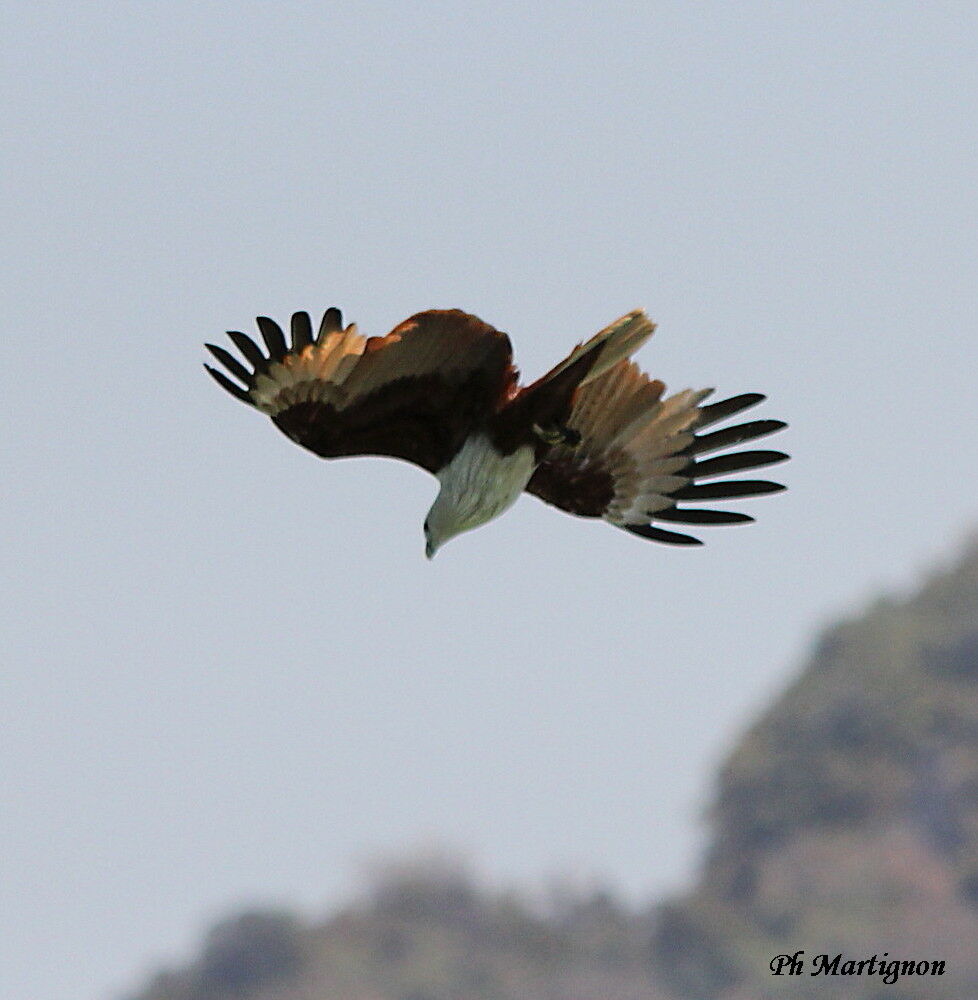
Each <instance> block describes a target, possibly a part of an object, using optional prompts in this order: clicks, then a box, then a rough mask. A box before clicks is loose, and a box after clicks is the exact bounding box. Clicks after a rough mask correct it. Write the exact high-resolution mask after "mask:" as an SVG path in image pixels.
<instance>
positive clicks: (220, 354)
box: [204, 344, 251, 385]
mask: <svg viewBox="0 0 978 1000" xmlns="http://www.w3.org/2000/svg"><path fill="white" fill-rule="evenodd" d="M204 347H206V348H207V350H209V351H210V352H211V354H213V355H214V357H215V358H217V360H218V361H220V362H221V364H222V365H224V367H225V368H227V370H228V371H229V372H230V373H231V374H232V375H233V376H234V377H235V378H239V379H241V381H242V382H244V384H245V385H247V384H248V383H249V382H250V381H251V372H250V371H248V369H247V368H245V366H244V365H243V364H241V362H240V361H239V360H238V359H237V358H236V357H235V356H234V355H233V354H231V353H230V352H229V351H225V350H224V348H223V347H218V346H217V344H204Z"/></svg>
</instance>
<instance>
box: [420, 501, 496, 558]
mask: <svg viewBox="0 0 978 1000" xmlns="http://www.w3.org/2000/svg"><path fill="white" fill-rule="evenodd" d="M476 499H478V498H476V497H471V496H470V497H464V498H463V497H459V496H456V495H455V493H454V492H453V491H452V490H451V489H448V490H446V489H445V487H444V486H442V488H441V490H439V492H438V496H437V497H435V502H434V503H433V504H432V505H431V509H430V510H429V511H428V516H427V517H426V518H425V520H424V541H425V547H424V554H425V555H426V556H427V557H428V558H429V559H432V558H433V557H434V555H435V553H436V552H437V551H438V550H439V549H440V548H441V547H442V546H443V545H444V544H445V542H447V541H448V540H449V539H450V538H454V537H455V536H456V535H460V534H461V533H462V532H463V531H471V530H472V529H473V528H478V527H479V525H480V524H485V523H486V521H488V520H490V518H491V517H492V514H491V513H490V512H488V511H482V510H480V509H479V508H478V506H477V505H474V504H473V503H472V501H473V500H476ZM465 501H468V502H465Z"/></svg>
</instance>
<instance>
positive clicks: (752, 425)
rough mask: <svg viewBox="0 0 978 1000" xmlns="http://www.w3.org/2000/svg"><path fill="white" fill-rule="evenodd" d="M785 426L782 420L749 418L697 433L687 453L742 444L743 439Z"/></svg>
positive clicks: (752, 438)
mask: <svg viewBox="0 0 978 1000" xmlns="http://www.w3.org/2000/svg"><path fill="white" fill-rule="evenodd" d="M787 426H788V425H787V424H786V423H785V421H783V420H751V421H748V422H747V423H745V424H736V425H735V426H734V427H724V428H723V430H719V431H713V433H711V434H697V435H696V437H695V438H694V439H693V443H692V445H691V446H690V449H689V453H690V454H691V455H702V454H704V453H706V452H710V451H716V450H717V449H718V448H727V447H730V446H732V445H735V444H743V443H744V442H745V441H753V440H755V438H759V437H764V436H765V435H767V434H774V433H775V432H776V431H780V430H783V429H784V428H785V427H787Z"/></svg>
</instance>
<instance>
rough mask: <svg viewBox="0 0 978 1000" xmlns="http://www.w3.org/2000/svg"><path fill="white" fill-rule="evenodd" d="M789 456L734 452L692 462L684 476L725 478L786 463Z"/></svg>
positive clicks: (699, 478)
mask: <svg viewBox="0 0 978 1000" xmlns="http://www.w3.org/2000/svg"><path fill="white" fill-rule="evenodd" d="M787 460H788V456H787V455H786V454H785V453H784V452H783V451H733V452H728V453H727V454H726V455H718V456H717V457H716V458H708V459H705V460H704V461H702V462H691V463H690V464H689V466H688V467H687V468H686V469H684V470H683V475H684V476H689V477H690V479H695V480H696V481H697V482H699V480H701V479H707V478H709V477H710V476H723V475H726V474H727V473H728V472H743V471H744V470H746V469H760V468H763V467H764V466H766V465H777V464H778V463H779V462H786V461H787Z"/></svg>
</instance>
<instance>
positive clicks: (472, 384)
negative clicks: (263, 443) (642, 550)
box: [205, 308, 788, 556]
mask: <svg viewBox="0 0 978 1000" xmlns="http://www.w3.org/2000/svg"><path fill="white" fill-rule="evenodd" d="M257 323H258V329H259V332H260V333H261V336H262V340H263V341H264V343H265V347H266V351H264V352H263V351H262V350H261V348H259V346H258V345H257V344H256V343H255V342H254V341H253V340H252V339H251V338H250V337H247V336H246V335H245V334H243V333H240V332H237V331H233V332H230V333H229V336H230V338H231V340H232V341H233V343H234V344H235V346H236V347H237V348H238V350H239V351H240V352H241V355H242V357H243V358H244V360H245V361H246V362H247V363H248V365H250V366H251V369H250V370H249V368H248V367H247V366H246V365H245V364H242V363H241V361H239V360H238V359H237V358H235V357H234V355H232V354H231V353H230V352H229V351H227V350H225V349H224V348H223V347H219V346H216V345H213V344H208V345H207V348H208V350H209V351H210V352H211V354H213V356H214V357H215V358H216V359H217V361H218V362H220V363H221V364H222V365H223V366H224V368H225V369H226V371H227V373H228V374H225V373H224V372H223V371H219V370H217V369H215V368H212V367H210V366H209V365H205V367H206V368H207V371H208V372H209V373H210V374H211V375H212V376H213V377H214V379H215V380H216V381H217V382H218V384H219V385H220V386H221V387H222V388H224V389H226V390H227V391H228V392H229V393H231V395H233V396H234V397H235V398H237V399H240V400H242V401H243V402H246V403H248V404H249V405H251V406H253V407H255V408H256V409H258V410H260V411H262V412H263V413H266V414H268V415H269V416H270V417H271V419H272V421H273V422H274V423H275V425H276V426H277V427H278V428H279V429H280V430H281V431H283V433H285V434H286V435H288V437H290V438H291V439H292V440H293V441H295V442H296V443H297V444H300V445H302V447H304V448H306V449H308V450H309V451H312V452H314V453H315V454H317V455H319V456H321V457H323V458H338V457H342V456H350V455H383V456H389V457H391V458H400V459H404V460H406V461H409V462H412V463H414V464H416V465H419V466H420V467H421V468H424V469H426V470H428V471H429V472H431V473H433V474H434V475H435V476H437V477H438V479H439V481H440V483H441V490H440V492H439V495H438V497H437V499H436V501H435V503H434V505H433V506H432V508H431V511H430V512H429V517H428V519H427V521H426V522H425V534H426V537H427V541H428V549H427V551H428V554H429V556H430V555H431V554H433V552H434V550H435V549H436V548H437V547H438V546H439V545H440V544H442V543H443V542H444V541H445V540H447V538H450V537H452V536H453V535H455V534H458V533H459V532H461V531H465V530H468V529H470V528H473V527H476V526H477V525H479V524H482V523H485V522H486V521H487V520H490V519H491V518H492V517H495V516H497V515H498V514H500V513H502V512H503V511H504V510H505V509H507V507H509V506H510V505H511V504H512V503H513V502H514V501H515V499H516V497H517V496H519V494H520V493H521V492H523V491H524V490H525V491H526V492H528V493H532V494H534V495H536V496H538V497H539V498H540V499H542V500H544V501H545V502H547V503H549V504H552V505H554V506H556V507H559V508H560V509H562V510H565V511H567V512H569V513H572V514H576V515H578V516H581V517H591V518H594V517H600V518H604V519H605V520H606V521H609V522H610V523H612V524H614V525H615V526H616V527H620V528H624V529H626V530H628V531H630V532H631V533H633V534H636V535H639V536H641V537H644V538H648V539H651V540H653V541H659V542H666V543H669V544H676V545H692V544H699V539H697V538H694V537H693V536H690V535H685V534H680V533H679V532H674V531H669V530H666V529H663V528H659V527H656V526H655V524H654V522H655V521H656V520H658V521H663V522H673V523H679V524H691V525H697V526H707V525H720V524H740V523H747V522H750V521H752V520H753V518H751V517H750V516H749V515H747V514H740V513H734V512H729V511H721V510H712V509H701V508H685V507H680V506H678V503H679V502H680V501H684V500H725V499H729V498H741V497H753V496H760V495H763V494H766V493H773V492H777V491H780V490H782V489H783V488H784V487H783V486H781V485H780V484H779V483H773V482H769V481H767V480H733V481H731V480H723V481H720V482H703V480H704V479H711V480H712V479H714V478H715V477H718V476H725V475H728V474H730V473H734V472H743V471H746V470H750V469H756V468H761V467H763V466H768V465H773V464H775V463H778V462H782V461H784V460H785V459H786V458H787V457H788V456H787V455H785V454H784V453H783V452H780V451H769V450H765V451H735V452H726V453H724V454H721V455H718V456H716V457H712V458H703V457H701V456H704V455H706V454H708V453H710V452H715V451H717V450H720V449H722V448H729V447H732V446H736V445H739V444H743V443H745V442H748V441H754V440H756V439H757V438H761V437H764V436H766V435H768V434H773V433H774V432H776V431H778V430H781V429H782V428H783V427H784V426H785V424H784V422H783V421H780V420H753V421H749V422H747V423H741V424H737V425H735V426H731V427H725V428H722V429H720V430H714V431H711V432H710V433H706V434H703V433H701V431H702V430H703V429H705V428H707V427H710V426H712V425H713V424H716V423H718V422H719V421H721V420H724V419H727V418H729V417H732V416H734V415H735V414H737V413H740V412H742V411H743V410H746V409H748V408H749V407H751V406H754V405H756V404H757V403H760V402H761V401H762V400H763V399H764V396H762V395H761V394H759V393H744V394H741V395H739V396H733V397H730V398H729V399H725V400H721V401H720V402H718V403H712V404H709V405H702V404H703V400H704V399H705V398H706V397H707V396H708V395H709V394H710V393H711V391H712V390H708V389H706V390H699V391H693V390H690V389H687V390H684V391H683V392H680V393H676V394H675V395H673V396H669V397H666V398H663V393H664V391H665V386H664V384H663V383H662V382H660V381H658V380H654V379H650V378H649V377H648V376H647V375H645V374H644V373H642V372H641V371H640V370H639V369H638V367H637V366H636V365H635V364H634V362H632V361H630V360H628V359H629V357H630V355H631V354H632V353H633V352H634V351H636V350H637V349H638V348H639V347H640V346H641V345H642V344H643V343H644V342H645V341H646V340H648V338H649V337H650V336H651V335H652V333H653V331H654V329H655V327H654V325H653V324H652V323H651V322H650V321H649V319H648V317H647V316H646V315H645V313H644V312H642V311H641V310H635V311H633V312H631V313H627V314H625V315H624V316H622V317H621V318H620V319H618V320H616V321H615V322H614V323H612V324H611V325H610V326H608V327H606V328H605V329H604V330H602V331H601V332H600V333H598V334H596V335H595V336H594V337H592V338H591V339H590V340H588V341H586V342H584V343H583V344H580V345H578V346H577V347H576V348H575V349H574V350H573V351H572V352H571V353H570V355H568V357H567V358H565V359H564V360H563V361H562V362H560V364H558V365H557V366H556V367H555V368H553V369H552V370H551V371H549V372H548V373H547V374H546V375H544V376H543V377H542V378H540V379H538V380H537V381H536V382H533V383H532V384H530V385H527V386H520V385H519V384H518V372H517V370H516V368H515V367H514V366H513V361H512V347H511V344H510V340H509V337H508V336H507V335H506V334H505V333H501V332H500V331H498V330H496V329H494V328H493V327H491V326H489V325H488V324H487V323H484V322H483V321H482V320H480V319H478V318H477V317H475V316H471V315H469V314H467V313H464V312H462V311H460V310H458V309H447V310H428V311H427V312H421V313H418V314H416V315H414V316H412V317H410V318H409V319H407V320H405V321H404V322H403V323H401V324H399V325H398V326H396V327H395V328H394V329H393V330H392V331H391V332H390V333H389V334H387V335H386V336H384V337H370V338H366V337H363V336H361V335H360V334H359V333H358V331H357V329H356V326H355V325H350V326H347V327H345V328H344V327H343V321H342V315H341V313H340V311H339V310H338V309H336V308H330V309H328V310H327V311H326V313H325V314H324V315H323V318H322V321H321V323H320V325H319V330H318V332H317V333H316V334H315V335H313V328H312V322H311V320H310V317H309V314H308V313H305V312H297V313H295V314H293V316H292V319H291V323H290V334H291V345H290V344H289V343H287V341H286V336H285V333H284V331H283V330H282V328H281V327H280V326H279V325H278V323H276V322H275V321H274V320H272V319H269V318H268V317H259V319H258V321H257ZM229 375H230V376H231V377H229ZM234 380H237V381H234Z"/></svg>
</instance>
